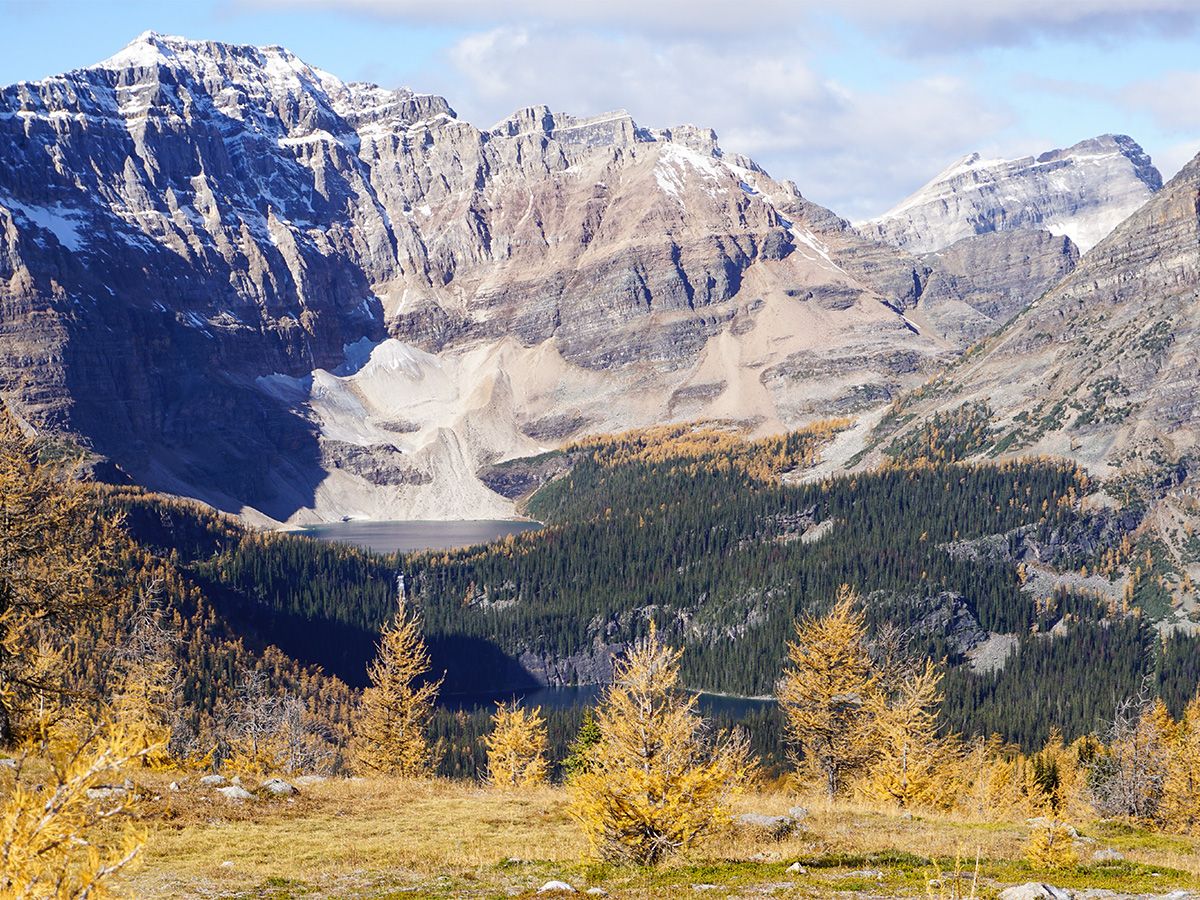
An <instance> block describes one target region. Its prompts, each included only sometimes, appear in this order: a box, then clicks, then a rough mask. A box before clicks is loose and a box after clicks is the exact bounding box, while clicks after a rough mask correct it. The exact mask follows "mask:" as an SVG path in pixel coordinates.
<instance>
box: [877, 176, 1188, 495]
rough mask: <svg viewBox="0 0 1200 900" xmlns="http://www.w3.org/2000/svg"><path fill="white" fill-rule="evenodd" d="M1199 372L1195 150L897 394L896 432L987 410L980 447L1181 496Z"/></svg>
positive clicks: (1185, 485) (1186, 469)
mask: <svg viewBox="0 0 1200 900" xmlns="http://www.w3.org/2000/svg"><path fill="white" fill-rule="evenodd" d="M1198 371H1200V157H1197V158H1196V159H1193V160H1192V161H1191V162H1190V163H1188V164H1187V165H1186V166H1185V167H1184V168H1183V169H1182V170H1181V171H1180V172H1179V173H1178V174H1177V175H1176V176H1175V177H1174V178H1173V179H1172V180H1171V181H1170V182H1169V183H1168V184H1167V185H1166V186H1165V187H1163V188H1162V189H1161V190H1160V191H1159V192H1158V193H1156V195H1155V196H1154V197H1153V198H1151V199H1150V200H1149V201H1148V202H1147V203H1146V204H1145V205H1144V206H1143V207H1141V208H1140V209H1139V210H1138V211H1137V212H1135V213H1134V214H1133V215H1132V216H1130V218H1129V219H1128V220H1126V221H1125V222H1123V223H1122V224H1121V225H1119V226H1118V227H1117V228H1116V229H1115V230H1114V231H1113V232H1112V234H1110V235H1109V236H1108V237H1107V238H1106V239H1105V240H1103V241H1102V242H1100V243H1099V244H1098V245H1096V247H1094V248H1093V249H1092V250H1091V251H1090V252H1089V253H1088V254H1086V255H1085V256H1084V257H1083V259H1082V261H1081V263H1080V265H1079V267H1078V268H1077V269H1076V270H1075V271H1074V272H1073V273H1072V274H1071V275H1069V276H1068V277H1066V278H1065V279H1064V280H1063V281H1062V282H1061V283H1060V284H1059V285H1057V286H1056V287H1055V288H1054V289H1053V290H1051V291H1050V292H1048V293H1047V294H1046V295H1045V296H1044V297H1042V298H1041V299H1040V300H1038V301H1037V302H1036V303H1034V304H1033V305H1032V306H1031V307H1030V308H1029V309H1027V310H1026V311H1025V312H1023V313H1022V314H1021V315H1020V316H1018V317H1017V318H1016V319H1015V320H1014V321H1013V322H1012V323H1011V324H1010V325H1009V326H1008V327H1007V328H1005V329H1004V330H1003V331H1001V332H1000V333H999V334H997V335H995V336H994V337H992V338H990V339H989V340H988V341H987V342H986V343H985V344H984V345H983V346H982V347H981V348H980V350H979V352H977V353H975V354H972V355H971V356H969V357H967V358H964V359H963V360H961V361H960V362H958V363H957V364H955V365H954V366H952V367H951V368H950V369H949V371H948V372H947V373H945V374H944V375H943V376H941V377H939V378H938V379H937V380H936V381H935V382H934V383H933V384H931V385H930V386H928V388H927V389H924V390H922V391H919V392H918V393H917V395H916V396H915V397H913V398H912V399H911V400H910V401H909V402H906V403H905V404H904V406H903V417H902V420H903V422H904V423H905V424H903V425H902V426H901V428H900V433H901V435H903V432H904V430H905V429H910V428H914V427H919V426H920V424H921V423H923V422H927V421H929V420H930V419H931V417H933V416H936V415H938V414H939V413H949V412H953V411H955V410H958V409H961V408H962V407H964V406H967V405H975V406H976V407H977V408H983V407H986V408H987V409H988V410H989V411H990V422H989V429H990V432H989V435H988V438H987V440H986V442H984V443H983V445H982V446H981V448H980V450H981V452H987V453H991V454H1004V453H1007V454H1027V453H1046V454H1052V455H1061V456H1069V457H1072V458H1075V459H1078V460H1080V461H1081V462H1083V463H1084V464H1085V465H1087V466H1088V467H1089V469H1090V470H1091V471H1093V472H1094V473H1095V474H1098V475H1100V476H1103V477H1121V476H1131V477H1132V478H1133V479H1135V480H1140V481H1144V482H1146V483H1147V484H1149V485H1151V486H1152V487H1153V488H1154V490H1155V491H1158V492H1166V493H1167V494H1168V495H1170V494H1172V493H1175V491H1176V489H1177V488H1178V489H1179V491H1180V492H1181V493H1179V496H1184V495H1187V494H1190V493H1191V492H1194V487H1193V484H1194V479H1195V470H1196V466H1195V459H1196V452H1197V441H1198V436H1200V378H1197V372H1198ZM1180 485H1183V487H1180ZM1185 505H1188V504H1185Z"/></svg>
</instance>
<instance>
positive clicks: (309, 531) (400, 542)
mask: <svg viewBox="0 0 1200 900" xmlns="http://www.w3.org/2000/svg"><path fill="white" fill-rule="evenodd" d="M542 527H543V523H541V522H538V521H536V520H534V519H397V520H384V519H350V520H349V521H346V522H322V523H320V524H317V525H306V526H304V527H303V528H301V529H299V530H298V531H296V532H294V533H297V534H305V535H308V536H309V537H312V538H315V539H317V540H322V541H330V542H333V543H339V544H348V545H350V546H354V547H359V548H362V549H365V550H372V551H374V552H376V553H384V554H387V553H420V552H423V551H427V550H460V549H462V548H464V547H473V546H476V545H478V544H490V543H492V542H494V541H498V540H501V539H503V538H505V537H507V536H508V535H510V534H520V533H522V532H525V531H534V530H536V529H539V528H542Z"/></svg>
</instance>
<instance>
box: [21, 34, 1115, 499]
mask: <svg viewBox="0 0 1200 900" xmlns="http://www.w3.org/2000/svg"><path fill="white" fill-rule="evenodd" d="M0 146H3V147H4V148H5V163H6V164H5V166H4V167H3V168H2V169H0V333H2V334H3V336H4V340H3V341H0V395H2V396H3V398H4V399H5V401H6V402H7V403H8V404H9V405H10V407H11V408H12V409H13V410H14V411H15V412H16V413H17V414H18V415H19V416H20V417H21V418H22V419H23V420H25V421H26V422H27V423H29V424H31V425H33V426H34V427H36V428H38V429H42V430H45V431H50V432H57V433H62V434H64V435H67V436H70V437H72V438H73V439H75V440H76V441H78V442H79V443H80V444H82V445H83V446H84V447H86V448H87V449H89V450H90V451H91V452H92V453H93V455H94V457H95V460H96V465H95V470H96V472H97V473H98V475H100V476H102V477H106V478H128V479H132V480H135V481H137V482H139V483H142V484H145V485H147V486H150V487H153V488H156V489H160V490H166V491H170V492H174V493H178V494H184V495H187V496H192V497H197V498H199V499H201V500H204V501H206V502H209V503H211V504H213V505H215V506H218V507H220V508H223V509H226V510H231V511H234V512H239V513H242V514H244V515H246V516H247V517H248V518H250V519H252V520H259V521H278V522H284V521H286V522H293V523H304V522H313V521H322V520H331V519H338V518H341V517H342V516H352V517H363V518H392V519H396V518H458V517H462V518H481V517H496V516H506V515H509V514H511V513H512V511H513V508H514V507H513V500H514V498H515V497H517V496H519V495H520V493H521V491H522V490H523V486H522V485H518V484H517V483H516V482H513V483H511V484H509V483H507V481H506V480H505V478H504V477H503V476H502V477H501V479H500V482H499V483H496V484H495V486H499V487H501V490H502V493H497V492H496V491H495V490H492V489H490V488H489V486H488V485H487V484H485V483H484V482H483V481H482V480H481V479H480V477H478V476H479V474H480V473H481V472H482V473H483V474H484V475H485V476H486V477H488V478H489V479H491V477H492V475H493V474H494V473H496V472H501V473H503V469H502V468H499V469H498V468H497V464H499V463H503V462H505V461H506V460H510V459H513V458H517V457H524V456H530V455H533V454H537V453H540V452H542V451H544V450H547V449H550V448H554V447H557V446H560V445H561V444H563V443H565V442H567V441H570V440H571V439H573V438H575V437H578V436H581V435H583V434H587V433H595V432H603V431H613V430H620V429H625V428H630V427H638V426H643V425H650V424H657V423H661V422H669V421H687V420H698V419H707V420H720V421H723V422H733V423H738V424H740V425H743V426H745V427H746V428H748V429H750V430H751V431H756V432H759V433H762V432H767V431H772V430H779V429H782V428H785V427H789V426H794V425H798V424H801V423H804V422H806V421H809V420H812V419H815V418H820V417H825V416H829V415H842V414H854V413H857V412H859V411H862V410H866V409H870V408H873V407H877V406H879V405H880V404H883V403H886V402H887V401H889V400H890V399H892V398H893V397H894V396H896V394H897V393H898V392H900V391H902V390H904V389H905V388H907V387H909V386H912V385H914V384H917V383H919V382H921V381H923V380H925V379H926V378H928V377H929V375H930V374H931V373H932V372H933V371H935V370H937V369H938V368H940V367H941V366H942V365H943V364H945V363H946V362H948V361H950V360H952V359H953V358H954V357H955V356H956V355H957V354H958V353H959V352H960V351H961V350H962V349H963V348H964V347H965V346H966V345H968V344H969V343H971V342H972V341H974V340H975V339H977V338H978V337H979V336H981V335H983V334H985V333H987V332H988V331H990V330H992V329H993V328H994V327H996V326H997V325H999V324H1000V323H1002V322H1003V321H1004V320H1005V319H1006V318H1007V317H1009V316H1010V315H1011V314H1012V312H1013V311H1014V310H1016V309H1018V308H1019V307H1020V306H1021V305H1022V304H1023V303H1025V302H1027V301H1028V300H1029V299H1031V298H1032V297H1034V296H1036V295H1037V294H1038V293H1039V287H1040V286H1041V285H1042V283H1043V281H1045V280H1048V279H1052V278H1055V277H1057V276H1058V275H1059V274H1060V273H1061V272H1063V271H1065V270H1066V269H1067V268H1069V266H1070V265H1071V264H1072V263H1073V260H1074V257H1073V255H1072V250H1071V248H1070V246H1069V245H1068V244H1066V243H1065V242H1061V241H1059V240H1057V239H1051V238H1049V237H1047V236H1045V235H1042V236H1040V237H1036V236H1029V235H1023V236H1021V237H1015V236H1004V237H1001V236H997V235H989V236H986V237H984V238H978V239H975V241H976V242H975V243H971V242H965V243H963V244H961V245H955V246H954V247H950V248H948V249H947V250H945V251H943V252H942V253H941V254H939V255H938V256H936V257H934V256H926V257H924V258H918V257H917V256H915V255H912V254H910V253H909V252H907V251H905V250H902V249H897V248H894V247H891V246H888V245H886V244H884V243H881V242H879V241H877V240H874V239H873V238H870V237H864V236H863V235H862V234H860V233H859V232H857V231H856V230H855V229H854V228H853V227H851V225H850V224H849V223H848V222H846V221H845V220H843V219H841V218H839V217H838V216H836V215H835V214H833V213H832V212H830V211H829V210H826V209H823V208H822V207H820V206H817V205H816V204H813V203H811V202H809V201H808V200H806V199H805V198H804V197H803V196H801V194H800V193H799V191H798V190H797V189H796V187H795V185H793V184H791V183H790V182H785V181H777V180H775V179H773V178H771V177H770V176H769V175H768V174H767V173H765V172H764V171H763V170H762V169H761V168H759V167H758V166H756V165H755V164H754V162H753V161H751V160H749V159H746V158H744V157H740V156H736V155H732V154H728V153H725V152H724V151H722V149H721V148H720V146H719V145H718V144H717V140H716V135H715V134H713V132H712V131H710V130H706V129H702V128H696V127H692V126H683V127H676V128H671V129H662V130H655V129H650V128H644V127H642V126H640V125H639V124H637V123H636V122H634V120H633V119H632V118H631V117H630V116H629V115H628V114H627V113H625V112H622V111H617V112H613V113H609V114H605V115H602V116H595V117H591V118H586V119H580V118H574V117H571V116H568V115H564V114H561V113H556V112H552V111H551V110H549V109H547V108H546V107H530V108H527V109H524V110H521V111H519V112H517V113H515V114H514V115H512V116H510V117H509V118H508V119H506V120H504V121H503V122H501V123H499V124H498V125H496V126H494V127H492V128H490V129H479V128H476V127H474V126H472V125H470V124H468V123H466V122H463V121H461V120H459V119H458V118H457V116H456V115H455V113H454V111H453V110H452V109H451V107H450V105H449V104H448V103H447V102H446V100H444V99H442V98H441V97H437V96H433V95H429V94H418V93H414V92H412V91H409V90H386V89H383V88H380V87H377V86H375V85H369V84H351V83H345V82H342V81H341V80H339V79H338V78H336V77H334V76H333V75H330V74H329V73H327V72H322V71H320V70H318V69H315V68H313V67H311V66H309V65H307V64H305V63H304V62H303V61H302V60H300V59H298V58H297V57H295V56H294V55H293V54H291V53H289V52H288V51H287V50H284V49H283V48H280V47H264V48H256V47H247V46H234V45H228V44H220V43H212V42H200V41H188V40H185V39H182V38H173V37H164V36H161V35H157V34H152V33H147V34H144V35H142V36H141V37H139V38H138V39H137V40H135V41H134V42H133V43H132V44H130V45H129V46H128V47H126V48H125V49H124V50H122V51H121V52H119V53H118V54H117V55H115V56H113V57H111V58H110V59H108V60H105V61H104V62H102V63H99V64H98V65H96V66H92V67H90V68H87V69H82V70H78V71H74V72H70V73H67V74H65V75H62V76H57V77H53V78H48V79H45V80H43V81H39V82H28V83H21V84H16V85H12V86H10V87H7V88H4V89H2V90H0ZM1077 155H1078V154H1077ZM1097 155H1100V154H1099V151H1097ZM1122 158H1123V159H1128V157H1127V156H1122ZM1071 160H1075V157H1072V158H1071ZM1047 165H1049V163H1047ZM1066 165H1068V168H1069V167H1070V166H1073V165H1076V162H1074V161H1068V163H1066ZM981 260H984V261H985V262H986V264H981ZM530 484H532V482H530ZM527 486H528V485H525V487H527Z"/></svg>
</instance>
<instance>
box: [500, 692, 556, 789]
mask: <svg viewBox="0 0 1200 900" xmlns="http://www.w3.org/2000/svg"><path fill="white" fill-rule="evenodd" d="M546 743H547V740H546V720H545V719H543V718H542V708H541V707H540V706H537V707H534V708H533V709H525V708H524V707H522V706H520V705H519V704H518V703H517V702H516V701H515V700H514V701H513V702H511V703H501V704H498V705H497V707H496V712H495V713H493V714H492V730H491V733H489V734H488V735H486V736H485V737H484V745H485V746H486V747H487V758H488V779H489V780H490V781H491V783H492V784H494V785H496V786H497V787H501V788H506V789H507V788H525V787H533V786H534V785H538V784H541V783H542V782H544V781H545V780H546V772H547V765H546Z"/></svg>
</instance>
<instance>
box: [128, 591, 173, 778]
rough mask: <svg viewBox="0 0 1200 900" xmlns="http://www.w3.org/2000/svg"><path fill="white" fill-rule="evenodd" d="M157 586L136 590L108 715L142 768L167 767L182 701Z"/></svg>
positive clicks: (169, 632) (171, 644)
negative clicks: (133, 744) (131, 743)
mask: <svg viewBox="0 0 1200 900" xmlns="http://www.w3.org/2000/svg"><path fill="white" fill-rule="evenodd" d="M160 593H161V587H160V585H158V584H157V583H151V584H149V585H147V586H145V587H143V588H142V589H141V590H139V591H138V594H137V599H136V602H135V604H134V607H133V610H132V612H131V614H130V627H129V629H128V632H127V633H126V634H125V635H124V636H123V638H122V640H121V644H120V646H119V647H118V648H117V655H116V659H115V661H114V666H113V669H114V676H115V677H114V679H113V680H114V686H113V696H112V711H113V715H114V716H115V718H116V720H117V722H119V723H120V725H121V726H122V728H123V729H124V730H125V732H126V733H127V735H128V736H129V738H130V739H131V740H135V741H137V742H139V743H140V745H141V749H142V750H147V751H148V750H149V748H151V747H157V748H158V749H157V750H156V751H155V752H154V753H149V752H147V753H146V754H145V755H143V756H142V757H141V760H142V762H143V764H145V765H147V766H152V767H155V768H162V767H165V766H168V765H170V764H171V762H172V760H171V755H170V744H171V736H172V721H173V718H174V716H175V714H176V711H177V708H178V706H179V704H180V702H181V700H182V688H183V685H182V678H181V675H180V672H179V667H178V665H177V664H176V662H175V648H176V646H177V645H178V643H179V640H180V639H179V636H178V635H177V634H176V633H175V631H174V629H173V628H171V627H170V625H169V623H168V620H167V618H166V616H165V615H164V612H163V608H162V604H161V601H160Z"/></svg>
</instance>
